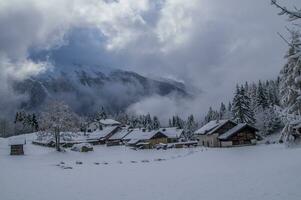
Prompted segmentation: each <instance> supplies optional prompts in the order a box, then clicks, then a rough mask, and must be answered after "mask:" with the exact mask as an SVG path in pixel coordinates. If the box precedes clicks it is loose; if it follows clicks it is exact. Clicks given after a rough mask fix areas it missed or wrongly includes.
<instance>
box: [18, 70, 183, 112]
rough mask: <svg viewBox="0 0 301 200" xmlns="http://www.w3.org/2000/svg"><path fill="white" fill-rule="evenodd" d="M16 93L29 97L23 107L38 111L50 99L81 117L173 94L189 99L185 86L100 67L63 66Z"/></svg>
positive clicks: (25, 83) (24, 83)
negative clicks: (143, 99)
mask: <svg viewBox="0 0 301 200" xmlns="http://www.w3.org/2000/svg"><path fill="white" fill-rule="evenodd" d="M14 89H15V91H16V92H17V93H20V94H27V95H28V100H27V101H24V102H22V105H21V107H22V108H24V109H28V110H36V109H39V108H40V107H41V106H42V105H43V104H44V103H45V102H47V101H48V100H51V99H59V100H63V101H65V102H67V103H68V104H69V105H70V106H71V107H72V108H73V109H74V110H75V111H77V112H78V113H80V114H91V113H93V112H95V110H96V109H99V107H100V106H105V107H106V108H107V109H109V110H110V111H113V112H116V111H122V110H124V109H126V108H127V107H128V106H129V105H131V104H132V103H135V102H137V101H139V100H140V99H141V98H144V97H147V96H152V95H160V96H166V95H170V94H175V95H179V96H180V97H187V96H189V95H188V93H187V92H186V90H185V85H184V84H183V83H172V82H168V81H164V80H154V79H150V78H147V77H145V76H142V75H139V74H137V73H135V72H130V71H123V70H112V69H108V68H100V67H97V66H93V67H91V66H82V65H72V66H67V67H66V66H63V67H62V66H61V67H56V68H54V69H52V70H50V71H47V72H45V73H43V74H41V75H39V76H36V77H31V78H29V79H26V80H24V81H22V82H16V83H15V84H14Z"/></svg>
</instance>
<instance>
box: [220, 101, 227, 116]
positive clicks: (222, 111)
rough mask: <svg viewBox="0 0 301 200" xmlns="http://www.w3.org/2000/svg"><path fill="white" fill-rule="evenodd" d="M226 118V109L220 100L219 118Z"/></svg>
mask: <svg viewBox="0 0 301 200" xmlns="http://www.w3.org/2000/svg"><path fill="white" fill-rule="evenodd" d="M226 118H227V109H226V106H225V104H224V103H223V102H222V103H221V106H220V109H219V119H226Z"/></svg>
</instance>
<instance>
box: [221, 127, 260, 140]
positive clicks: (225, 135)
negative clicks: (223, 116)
mask: <svg viewBox="0 0 301 200" xmlns="http://www.w3.org/2000/svg"><path fill="white" fill-rule="evenodd" d="M246 127H248V128H251V129H253V130H254V131H258V130H257V129H256V128H255V127H253V126H251V125H249V124H246V123H242V124H237V125H236V126H235V127H233V128H232V129H230V130H228V131H227V132H225V133H224V134H222V135H220V136H219V137H218V138H219V139H221V140H225V139H228V138H229V137H231V136H232V135H234V134H235V133H237V132H238V131H240V130H242V129H243V128H246Z"/></svg>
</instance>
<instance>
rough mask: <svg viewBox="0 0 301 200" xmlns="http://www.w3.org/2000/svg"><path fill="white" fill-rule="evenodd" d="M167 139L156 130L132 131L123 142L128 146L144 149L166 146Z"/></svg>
mask: <svg viewBox="0 0 301 200" xmlns="http://www.w3.org/2000/svg"><path fill="white" fill-rule="evenodd" d="M167 140H168V137H167V136H166V135H165V134H163V133H162V132H160V131H158V130H151V131H149V130H146V129H133V130H132V131H131V132H130V133H129V134H128V135H127V136H126V137H124V139H123V141H124V142H125V143H126V145H128V146H133V147H142V148H145V149H151V148H154V147H155V145H157V144H160V143H163V144H167Z"/></svg>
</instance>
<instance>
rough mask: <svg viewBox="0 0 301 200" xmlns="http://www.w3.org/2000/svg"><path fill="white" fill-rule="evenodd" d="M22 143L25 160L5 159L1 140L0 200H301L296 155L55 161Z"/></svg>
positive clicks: (183, 154)
mask: <svg viewBox="0 0 301 200" xmlns="http://www.w3.org/2000/svg"><path fill="white" fill-rule="evenodd" d="M27 138H28V140H27V144H26V145H25V154H26V155H25V156H9V155H8V154H9V148H8V145H7V139H0V168H1V170H0V199H1V200H53V199H64V200H99V199H106V200H142V199H144V200H151V199H152V200H169V199H170V200H183V199H187V200H200V199H204V200H216V199H223V200H240V199H243V200H246V199H247V200H251V199H253V200H267V199H268V200H278V199H279V200H284V199H286V200H300V199H301V189H300V186H301V177H300V173H299V172H300V166H301V159H300V158H301V149H300V148H294V149H287V148H285V147H284V146H282V145H258V146H250V147H240V148H229V149H205V148H201V147H199V148H191V149H170V150H166V151H165V150H140V151H134V150H131V149H128V148H126V147H105V146H94V152H89V153H80V152H72V151H67V152H66V153H57V152H55V151H54V149H51V148H47V147H40V146H35V145H32V144H30V140H31V139H32V135H28V136H27ZM77 161H80V162H82V164H76V162H77ZM61 162H63V163H61ZM60 163H61V164H60Z"/></svg>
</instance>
